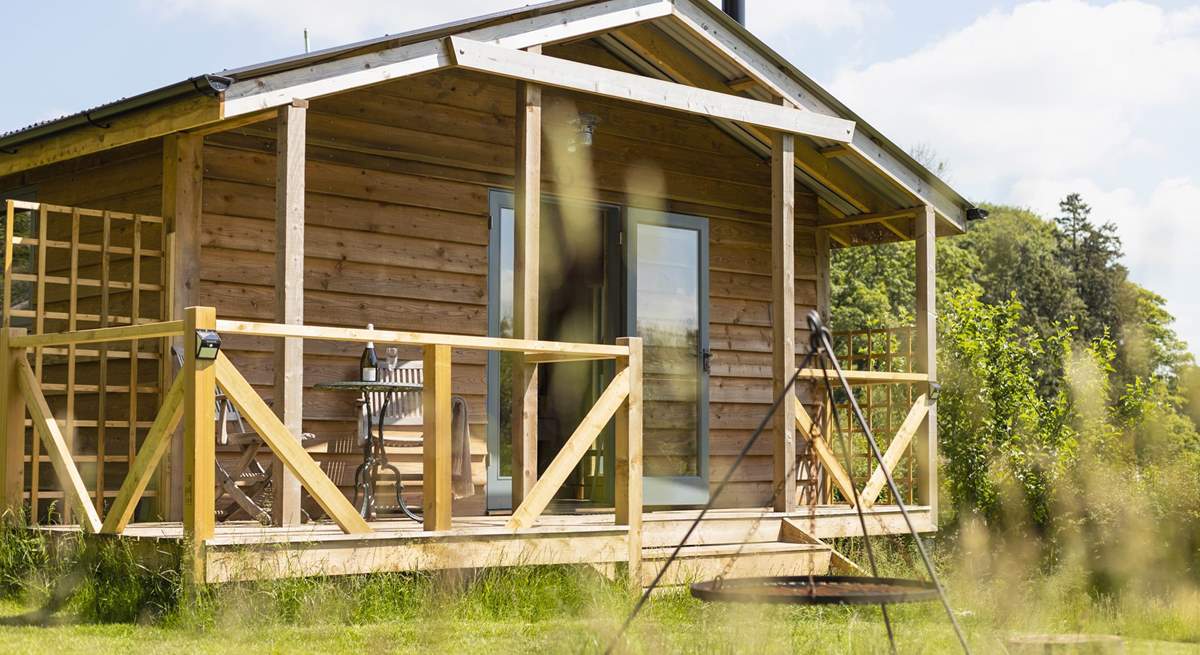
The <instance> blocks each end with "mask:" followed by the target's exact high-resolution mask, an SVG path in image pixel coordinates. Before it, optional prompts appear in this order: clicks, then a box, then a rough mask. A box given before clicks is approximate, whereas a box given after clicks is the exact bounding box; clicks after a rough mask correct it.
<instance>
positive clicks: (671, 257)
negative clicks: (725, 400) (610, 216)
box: [626, 209, 708, 505]
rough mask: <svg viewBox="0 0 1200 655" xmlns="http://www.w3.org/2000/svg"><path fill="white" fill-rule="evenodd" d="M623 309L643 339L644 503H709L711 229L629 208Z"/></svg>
mask: <svg viewBox="0 0 1200 655" xmlns="http://www.w3.org/2000/svg"><path fill="white" fill-rule="evenodd" d="M627 235H628V239H627V248H628V252H627V255H626V261H627V267H628V272H627V276H628V282H627V287H626V290H627V300H626V311H627V314H628V316H627V318H628V328H629V332H630V333H631V334H636V335H637V336H640V337H641V338H642V340H643V352H644V356H645V362H644V371H643V385H644V394H643V395H644V406H643V440H642V441H643V467H644V474H645V503H646V504H647V505H697V504H702V503H704V502H706V501H707V500H708V372H707V368H708V362H707V357H708V223H707V221H705V220H704V219H702V218H695V217H691V216H681V215H677V214H666V213H660V212H651V211H646V210H636V209H631V210H630V211H629V220H628V228H627Z"/></svg>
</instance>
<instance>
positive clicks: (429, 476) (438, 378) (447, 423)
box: [421, 346, 454, 531]
mask: <svg viewBox="0 0 1200 655" xmlns="http://www.w3.org/2000/svg"><path fill="white" fill-rule="evenodd" d="M451 379H452V378H451V372H450V347H449V346H425V389H424V391H423V392H422V393H421V400H422V403H423V405H424V406H423V407H422V415H423V418H424V421H425V429H424V444H425V447H424V449H423V451H422V454H421V455H422V460H423V472H424V477H423V480H422V487H421V488H422V490H423V491H424V493H423V494H422V504H423V506H424V515H425V516H424V519H425V529H426V530H430V531H438V530H449V529H450V527H451V521H452V519H453V514H452V511H451V510H452V508H453V503H454V496H453V494H452V493H451V476H452V475H453V470H452V468H451V466H450V451H451V443H450V440H451V436H452V435H451V434H450V430H451V425H452V423H453V421H452V416H451V412H452V407H451V403H450V386H451Z"/></svg>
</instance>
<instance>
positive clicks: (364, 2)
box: [143, 0, 532, 48]
mask: <svg viewBox="0 0 1200 655" xmlns="http://www.w3.org/2000/svg"><path fill="white" fill-rule="evenodd" d="M527 4H532V3H530V2H521V1H519V0H441V1H440V2H413V1H412V0H402V1H389V2H381V1H379V0H338V1H337V2H329V1H328V0H144V2H143V6H144V7H145V9H146V10H147V11H151V12H155V13H156V14H158V15H159V16H161V17H163V18H188V17H195V16H203V17H204V18H205V19H206V20H214V19H215V20H217V21H223V22H237V23H245V22H247V21H248V22H251V23H254V24H256V26H257V27H258V28H261V30H262V32H263V33H264V34H266V35H268V37H267V38H272V39H286V40H288V41H293V40H295V41H297V42H299V38H300V35H301V33H302V32H303V30H305V29H308V31H309V34H310V35H311V38H312V40H313V47H314V48H323V47H329V46H335V45H341V44H344V43H349V42H353V41H356V40H360V39H365V38H371V37H376V36H383V35H385V34H396V33H399V32H406V31H408V30H413V29H419V28H422V27H430V26H433V25H438V24H441V23H446V22H449V21H453V20H458V19H462V18H471V17H473V16H480V15H483V14H487V13H491V12H495V11H500V10H503V9H512V8H514V7H521V6H524V5H527Z"/></svg>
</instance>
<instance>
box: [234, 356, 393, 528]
mask: <svg viewBox="0 0 1200 655" xmlns="http://www.w3.org/2000/svg"><path fill="white" fill-rule="evenodd" d="M216 369H217V385H219V386H220V387H221V389H222V390H224V391H225V395H226V396H228V397H229V400H230V401H231V402H232V403H233V406H234V407H236V408H237V410H238V412H240V413H241V415H242V418H244V419H245V420H246V422H247V423H249V424H250V426H251V427H252V428H254V431H255V432H257V433H258V435H259V436H260V437H262V440H263V442H264V443H266V444H267V447H268V448H270V449H271V450H272V452H274V453H275V456H276V457H278V458H279V459H281V460H283V463H284V465H285V466H287V468H288V470H289V471H291V472H292V473H293V474H294V475H295V476H296V478H297V479H299V480H300V484H302V485H304V488H305V489H308V492H309V493H310V494H312V497H313V499H314V500H316V501H317V504H318V505H320V506H321V508H322V509H324V510H325V512H326V513H327V514H329V516H330V518H332V519H333V521H334V523H337V524H338V527H340V528H341V529H342V531H343V532H345V533H347V534H365V533H368V532H371V527H370V526H369V525H367V522H366V521H364V520H363V517H362V516H360V515H359V514H358V512H357V511H355V509H354V506H353V505H351V504H350V501H348V500H346V496H345V495H344V494H342V492H341V490H340V489H338V488H337V485H335V484H334V483H333V480H330V479H329V476H327V475H325V472H324V471H322V470H321V467H320V466H319V465H318V464H317V462H316V461H315V460H313V458H312V456H311V455H309V454H308V452H307V451H305V450H304V448H303V447H302V446H301V445H300V442H299V441H296V437H294V436H293V435H292V433H291V431H289V430H288V429H287V426H285V425H284V424H283V422H282V421H280V420H279V417H278V416H276V415H275V412H273V411H271V408H270V407H268V406H267V403H266V402H264V401H263V399H262V398H260V397H259V395H258V393H257V392H256V391H254V387H252V386H250V383H249V382H247V381H246V378H244V377H242V374H241V373H239V372H238V370H237V368H236V367H235V366H234V365H233V362H230V361H229V358H228V357H226V356H225V353H218V354H217V361H216Z"/></svg>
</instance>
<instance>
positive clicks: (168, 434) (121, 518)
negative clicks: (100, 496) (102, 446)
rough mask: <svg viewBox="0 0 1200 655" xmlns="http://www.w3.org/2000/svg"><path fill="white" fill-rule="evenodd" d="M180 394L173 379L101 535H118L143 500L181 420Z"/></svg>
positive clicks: (179, 380) (180, 388)
mask: <svg viewBox="0 0 1200 655" xmlns="http://www.w3.org/2000/svg"><path fill="white" fill-rule="evenodd" d="M183 391H184V384H183V378H182V377H180V376H176V378H175V382H174V383H172V385H171V390H170V391H168V392H167V395H166V396H164V397H163V402H162V407H160V408H159V410H158V416H156V417H155V418H154V425H152V426H151V427H150V431H149V432H148V433H146V438H145V440H143V441H142V447H141V448H139V449H138V452H137V457H135V458H134V460H133V464H132V465H131V466H130V467H129V473H128V474H126V476H125V480H124V482H122V483H121V490H120V491H119V492H117V497H116V499H114V500H113V503H112V505H111V506H109V508H108V513H107V514H106V515H105V516H104V525H102V526H101V527H100V532H101V533H104V534H121V533H122V532H124V531H125V527H126V526H127V525H129V521H130V520H131V519H133V512H134V510H136V509H137V503H138V499H140V498H141V497H142V494H143V493H144V492H145V491H146V487H147V485H149V484H150V478H151V477H153V476H154V469H155V467H156V466H158V462H159V461H160V460H161V459H162V457H163V455H164V454H165V453H166V452H167V448H168V447H169V446H170V445H171V438H172V435H173V434H174V433H175V428H176V427H177V426H178V425H179V421H180V420H182V419H183Z"/></svg>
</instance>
